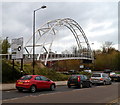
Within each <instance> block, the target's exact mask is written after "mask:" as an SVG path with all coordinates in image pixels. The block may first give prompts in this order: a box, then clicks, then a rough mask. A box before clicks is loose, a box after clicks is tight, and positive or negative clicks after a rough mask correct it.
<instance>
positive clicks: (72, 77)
mask: <svg viewBox="0 0 120 105" xmlns="http://www.w3.org/2000/svg"><path fill="white" fill-rule="evenodd" d="M77 78H78V77H77V76H71V77H70V78H69V80H73V79H77Z"/></svg>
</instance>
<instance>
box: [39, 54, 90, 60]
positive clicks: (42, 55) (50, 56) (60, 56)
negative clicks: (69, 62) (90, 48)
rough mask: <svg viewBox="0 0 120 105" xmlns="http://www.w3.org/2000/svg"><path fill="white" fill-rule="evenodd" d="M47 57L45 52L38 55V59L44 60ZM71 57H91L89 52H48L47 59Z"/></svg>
mask: <svg viewBox="0 0 120 105" xmlns="http://www.w3.org/2000/svg"><path fill="white" fill-rule="evenodd" d="M46 57H47V54H41V55H40V58H39V59H40V60H45V59H46ZM72 57H74V58H75V57H76V58H77V57H86V58H91V55H90V54H84V55H83V54H49V55H48V60H49V59H59V58H72Z"/></svg>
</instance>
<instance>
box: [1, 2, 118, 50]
mask: <svg viewBox="0 0 120 105" xmlns="http://www.w3.org/2000/svg"><path fill="white" fill-rule="evenodd" d="M42 5H46V6H47V8H46V9H44V10H42V9H41V10H40V11H37V12H36V29H38V28H39V27H40V26H41V25H42V24H44V23H46V22H47V21H49V20H55V19H58V18H66V17H69V18H72V19H74V20H75V21H77V22H78V23H79V24H80V26H81V27H82V28H83V30H84V32H85V33H86V36H87V38H88V40H89V41H90V43H91V42H96V43H101V42H104V41H112V42H113V43H115V44H117V43H118V39H117V38H118V33H117V29H118V21H117V20H118V8H117V5H118V4H117V2H35V3H34V2H18V3H14V2H4V3H3V4H2V20H3V22H2V27H3V28H2V31H3V37H6V36H8V37H9V39H13V38H17V37H21V36H23V37H24V42H25V43H26V42H27V41H28V39H29V38H30V37H31V36H32V25H33V10H34V9H37V8H39V7H41V6H42ZM108 36H109V37H108ZM73 38H74V37H73V35H72V34H71V33H70V32H69V31H68V30H67V29H66V28H65V29H61V30H59V35H58V36H57V38H56V42H55V43H54V44H55V46H57V45H58V46H59V47H58V48H60V49H63V43H64V42H66V43H67V44H66V45H67V46H68V47H70V45H69V44H68V43H69V42H71V45H72V44H73V42H74V39H73ZM57 41H58V42H59V41H60V43H58V42H57ZM31 42H32V41H31ZM96 45H98V46H100V45H99V44H96ZM96 47H97V46H96ZM60 49H59V50H60Z"/></svg>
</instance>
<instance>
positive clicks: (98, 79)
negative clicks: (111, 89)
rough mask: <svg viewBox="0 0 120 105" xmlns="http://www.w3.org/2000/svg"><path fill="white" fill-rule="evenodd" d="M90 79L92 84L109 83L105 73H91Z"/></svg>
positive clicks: (109, 79)
mask: <svg viewBox="0 0 120 105" xmlns="http://www.w3.org/2000/svg"><path fill="white" fill-rule="evenodd" d="M91 81H92V83H93V84H103V85H106V84H111V78H110V77H109V75H108V74H106V73H93V74H92V76H91Z"/></svg>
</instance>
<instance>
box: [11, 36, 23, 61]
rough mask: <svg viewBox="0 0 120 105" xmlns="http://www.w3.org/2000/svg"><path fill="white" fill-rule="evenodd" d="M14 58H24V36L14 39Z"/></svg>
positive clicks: (12, 45)
mask: <svg viewBox="0 0 120 105" xmlns="http://www.w3.org/2000/svg"><path fill="white" fill-rule="evenodd" d="M11 49H12V59H23V37H21V38H18V39H12V44H11Z"/></svg>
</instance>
